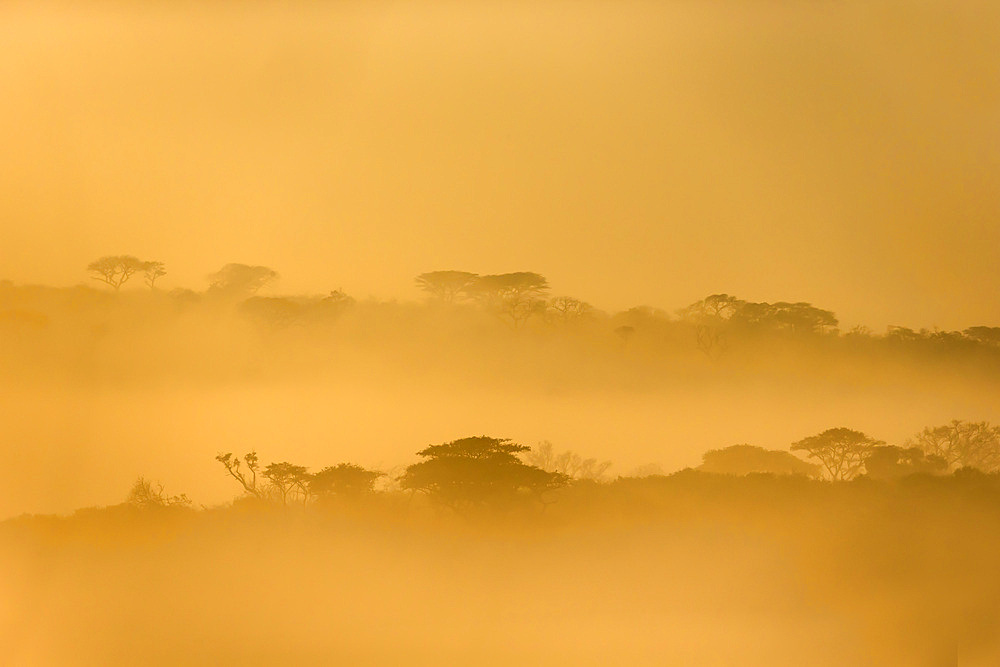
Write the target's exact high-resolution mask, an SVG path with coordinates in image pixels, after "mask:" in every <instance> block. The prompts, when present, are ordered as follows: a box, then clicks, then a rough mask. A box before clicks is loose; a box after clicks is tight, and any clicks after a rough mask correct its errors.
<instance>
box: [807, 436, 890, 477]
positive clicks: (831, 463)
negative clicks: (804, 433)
mask: <svg viewBox="0 0 1000 667" xmlns="http://www.w3.org/2000/svg"><path fill="white" fill-rule="evenodd" d="M883 444H885V443H884V442H882V441H880V440H875V439H874V438H870V437H868V436H867V435H865V434H864V433H861V432H860V431H852V430H851V429H849V428H831V429H827V430H826V431H823V432H822V433H820V434H819V435H813V436H810V437H808V438H804V439H802V440H799V441H798V442H796V443H794V444H792V447H791V450H792V451H793V452H796V451H799V452H806V454H808V456H809V458H814V459H817V460H818V461H819V462H820V463H821V464H822V465H823V467H824V468H825V469H826V472H827V473H828V474H829V475H830V478H831V479H833V480H838V481H839V480H849V479H853V478H854V477H855V476H857V475H859V474H861V472H862V471H863V470H864V467H865V459H866V458H867V456H868V453H869V452H870V451H871V449H872V447H875V446H877V445H883Z"/></svg>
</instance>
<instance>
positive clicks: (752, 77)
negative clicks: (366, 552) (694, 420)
mask: <svg viewBox="0 0 1000 667" xmlns="http://www.w3.org/2000/svg"><path fill="white" fill-rule="evenodd" d="M82 4H88V5H89V8H86V9H84V8H81V5H82ZM206 5H210V6H206ZM997 7H998V6H997V4H996V3H994V2H985V1H983V2H956V1H954V0H926V1H921V2H912V1H907V2H886V1H884V0H875V1H871V0H866V1H864V2H816V1H812V0H810V1H804V0H803V1H802V2H778V1H774V2H757V1H753V2H751V1H749V0H746V1H737V0H731V1H720V2H704V1H702V0H698V1H695V0H690V1H687V2H656V3H639V2H587V1H581V2H544V3H540V2H489V3H468V2H440V3H438V2H424V1H414V2H329V3H313V2H301V3H287V4H282V5H275V4H271V3H253V2H248V3H243V2H239V3H236V2H234V3H225V2H216V3H195V2H129V3H125V2H121V3H110V2H108V3H67V4H66V5H59V4H45V3H41V2H22V3H18V2H8V3H4V5H3V7H2V8H0V155H2V158H0V232H2V234H0V278H4V277H5V278H9V279H12V280H15V281H17V282H44V283H51V284H74V283H77V282H83V281H86V280H87V277H86V274H85V271H84V267H85V265H86V264H87V263H88V262H89V261H90V260H92V259H94V258H95V257H97V256H99V255H102V254H117V253H131V254H136V255H139V256H141V257H144V258H150V259H160V260H162V261H165V262H166V263H167V268H168V271H169V275H168V276H167V277H166V278H165V279H164V280H163V285H164V287H167V288H170V287H175V286H185V287H192V288H196V289H201V288H203V287H204V286H205V281H204V275H205V274H207V273H208V272H210V271H213V270H215V269H217V268H218V267H219V266H221V265H222V264H224V263H226V262H230V261H239V262H247V263H259V264H267V265H271V266H273V267H274V268H276V269H278V270H279V271H280V272H281V273H282V276H283V279H282V281H281V282H280V283H279V284H278V285H277V286H276V289H277V290H278V291H282V292H297V291H309V292H322V291H327V290H329V289H334V288H343V289H345V290H346V291H348V292H350V293H353V294H355V295H357V296H361V297H364V296H367V295H369V294H371V295H375V296H378V297H383V298H388V297H399V298H404V299H409V298H416V297H417V292H416V290H415V289H414V288H413V285H412V278H413V276H414V275H415V274H417V273H419V272H422V271H426V270H433V269H464V270H471V271H478V272H502V271H515V270H531V271H537V272H540V273H543V274H545V275H546V276H548V278H549V280H550V282H551V284H552V286H553V289H554V291H555V292H556V293H568V294H572V295H575V296H579V297H581V298H584V299H587V300H589V301H591V302H593V303H594V304H595V305H597V306H599V307H603V308H609V309H616V308H624V307H629V306H632V305H637V304H649V305H656V306H661V307H666V308H675V307H679V306H681V305H684V304H686V303H689V302H691V301H694V300H696V299H698V298H700V297H702V296H704V295H706V294H709V293H713V292H729V293H734V294H738V295H740V296H741V297H743V298H747V299H753V300H768V301H776V300H805V301H811V302H813V303H816V304H817V305H820V306H823V307H826V308H830V309H833V310H835V311H837V312H838V314H840V315H841V318H842V320H843V321H844V322H845V323H846V324H854V323H859V322H863V323H867V324H870V325H873V326H875V327H879V328H880V327H882V326H885V325H886V324H904V325H909V326H916V327H920V326H935V325H937V326H941V327H944V328H964V327H966V326H970V325H973V324H991V325H1000V312H998V306H997V303H998V300H997V292H998V288H1000V272H998V271H997V269H996V264H997V262H996V256H997V249H998V248H1000V215H998V214H1000V196H998V195H1000V123H998V122H997V121H998V118H1000V57H997V53H1000V9H998V8H997Z"/></svg>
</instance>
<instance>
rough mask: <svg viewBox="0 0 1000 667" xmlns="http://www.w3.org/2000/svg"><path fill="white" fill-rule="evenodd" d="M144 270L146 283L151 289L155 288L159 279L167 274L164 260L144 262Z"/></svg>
mask: <svg viewBox="0 0 1000 667" xmlns="http://www.w3.org/2000/svg"><path fill="white" fill-rule="evenodd" d="M142 272H143V273H144V274H145V275H146V285H147V286H148V287H149V289H155V288H156V281H157V279H159V278H162V277H163V276H165V275H167V269H166V265H164V263H163V262H143V264H142Z"/></svg>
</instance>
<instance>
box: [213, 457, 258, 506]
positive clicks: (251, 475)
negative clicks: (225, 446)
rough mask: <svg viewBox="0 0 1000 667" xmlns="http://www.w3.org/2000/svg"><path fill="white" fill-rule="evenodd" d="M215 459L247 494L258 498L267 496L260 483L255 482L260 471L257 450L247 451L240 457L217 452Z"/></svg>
mask: <svg viewBox="0 0 1000 667" xmlns="http://www.w3.org/2000/svg"><path fill="white" fill-rule="evenodd" d="M215 460H216V461H218V462H219V463H221V464H222V465H223V466H224V467H225V468H226V472H227V473H229V476H230V477H232V478H233V479H235V480H236V481H237V482H238V483H239V484H240V486H242V487H243V490H244V491H246V492H247V493H248V494H249V495H251V496H253V497H254V498H258V499H260V500H265V499H266V498H267V489H266V488H265V487H264V485H262V484H258V483H257V474H258V473H259V472H260V460H259V459H258V458H257V452H249V453H248V454H245V455H244V456H243V459H242V460H240V457H238V456H233V455H232V453H226V454H219V455H218V456H216V457H215Z"/></svg>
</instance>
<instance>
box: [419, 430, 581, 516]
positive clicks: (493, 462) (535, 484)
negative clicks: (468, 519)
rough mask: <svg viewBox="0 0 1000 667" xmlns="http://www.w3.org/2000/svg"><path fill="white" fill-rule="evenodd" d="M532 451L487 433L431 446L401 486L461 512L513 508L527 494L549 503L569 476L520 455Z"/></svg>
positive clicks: (424, 451) (422, 454) (422, 453)
mask: <svg viewBox="0 0 1000 667" xmlns="http://www.w3.org/2000/svg"><path fill="white" fill-rule="evenodd" d="M528 449H529V448H528V447H525V446H524V445H518V444H515V443H513V442H511V441H510V440H509V439H507V438H490V437H487V436H479V437H471V438H462V439H460V440H455V441H452V442H448V443H445V444H441V445H431V446H430V447H427V448H426V449H423V450H421V451H419V452H417V454H418V456H420V457H422V458H423V459H424V460H422V461H420V462H419V463H414V464H413V465H411V466H409V467H408V468H407V469H406V472H404V473H403V476H402V477H401V478H400V486H401V488H403V489H411V490H414V491H422V492H424V493H427V494H428V495H429V496H430V497H431V498H433V499H434V500H435V501H437V502H440V503H442V504H444V505H446V506H448V507H451V508H453V509H456V510H463V509H471V508H477V507H478V508H484V507H493V508H497V507H507V506H510V505H512V504H514V503H516V502H517V501H518V499H519V498H523V497H529V498H534V499H536V500H538V501H540V502H543V497H542V496H543V494H544V493H545V492H546V491H548V490H550V489H555V488H558V487H560V486H562V485H564V484H565V483H566V482H567V480H568V478H567V477H566V476H565V475H562V474H560V473H556V472H548V471H546V470H542V469H541V468H538V467H536V466H532V465H528V464H526V463H523V462H522V461H521V460H519V459H518V458H517V455H518V454H519V453H521V452H524V451H527V450H528Z"/></svg>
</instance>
